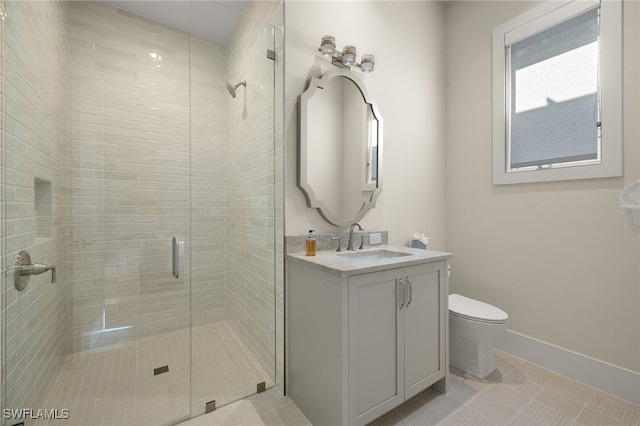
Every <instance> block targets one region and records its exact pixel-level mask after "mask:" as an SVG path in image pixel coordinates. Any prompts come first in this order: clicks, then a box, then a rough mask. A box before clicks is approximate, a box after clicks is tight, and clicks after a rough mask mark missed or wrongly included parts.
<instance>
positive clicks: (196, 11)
mask: <svg viewBox="0 0 640 426" xmlns="http://www.w3.org/2000/svg"><path fill="white" fill-rule="evenodd" d="M102 2H103V3H106V4H108V5H110V6H113V7H117V8H118V9H122V10H126V11H127V12H131V13H135V14H136V15H140V16H143V17H145V18H148V19H151V20H154V21H157V22H160V23H163V24H165V25H169V26H172V27H175V28H178V29H180V30H183V31H188V32H190V33H192V34H196V35H198V36H200V37H204V38H206V39H209V40H213V41H215V42H216V43H220V44H226V43H227V41H229V37H231V34H232V32H233V29H234V28H235V26H236V24H237V22H238V20H239V19H240V17H241V16H242V11H243V10H244V9H245V7H246V6H247V4H248V3H249V1H245V0H232V1H212V0H193V1H189V0H169V1H167V0H108V1H107V0H103V1H102Z"/></svg>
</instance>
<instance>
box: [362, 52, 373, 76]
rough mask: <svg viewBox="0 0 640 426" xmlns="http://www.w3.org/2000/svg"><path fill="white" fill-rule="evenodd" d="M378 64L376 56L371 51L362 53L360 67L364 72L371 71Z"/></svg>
mask: <svg viewBox="0 0 640 426" xmlns="http://www.w3.org/2000/svg"><path fill="white" fill-rule="evenodd" d="M375 64H376V58H375V57H374V56H373V55H372V54H371V53H365V54H364V55H362V59H361V63H360V69H361V70H362V72H371V71H373V67H374V66H375Z"/></svg>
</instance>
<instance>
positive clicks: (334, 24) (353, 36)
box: [285, 1, 446, 251]
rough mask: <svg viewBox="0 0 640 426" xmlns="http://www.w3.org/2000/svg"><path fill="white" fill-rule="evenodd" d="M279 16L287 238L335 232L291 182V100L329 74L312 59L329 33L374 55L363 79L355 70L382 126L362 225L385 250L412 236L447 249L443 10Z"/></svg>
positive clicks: (298, 11)
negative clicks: (379, 156) (378, 234)
mask: <svg viewBox="0 0 640 426" xmlns="http://www.w3.org/2000/svg"><path fill="white" fill-rule="evenodd" d="M285 18H286V19H285V22H286V25H287V26H286V35H285V36H286V48H285V51H286V58H285V59H286V64H285V70H286V71H285V72H286V78H285V129H286V134H285V144H286V145H285V158H286V178H285V186H286V187H285V191H286V203H285V209H286V211H285V220H286V234H287V235H289V236H295V235H306V233H307V230H309V229H315V230H317V231H318V232H335V231H338V230H340V228H336V227H334V226H332V225H329V224H328V223H327V222H325V221H324V220H323V219H322V218H321V217H320V215H319V214H318V213H317V212H316V210H315V209H310V208H308V207H307V205H306V201H305V198H304V195H303V193H302V191H300V189H299V188H298V187H297V186H296V167H297V166H296V158H297V145H296V144H297V110H296V108H297V101H298V96H299V95H300V94H301V93H302V92H303V91H304V89H305V85H306V82H307V80H308V79H309V78H310V77H312V76H313V77H320V76H321V75H322V74H323V73H324V72H326V71H328V70H329V69H332V68H334V67H333V66H332V65H331V64H330V63H329V62H328V61H327V60H325V59H323V58H318V57H316V53H317V49H318V46H319V44H320V40H321V38H322V36H324V35H325V34H331V35H333V36H335V38H336V43H337V45H338V49H342V47H343V46H344V45H346V44H354V45H355V46H356V47H357V48H358V58H359V57H360V55H361V54H363V53H372V54H374V55H375V57H376V69H375V70H374V71H373V72H372V73H371V74H367V75H362V74H361V73H359V71H355V74H356V75H358V76H360V77H361V78H362V79H363V81H364V84H365V85H366V87H367V90H368V92H369V94H370V95H371V97H373V98H374V99H375V100H376V102H377V103H378V106H379V109H380V114H381V115H382V118H383V120H384V148H383V149H384V177H383V179H384V189H383V191H382V194H381V195H380V197H379V198H378V202H377V205H376V208H375V210H372V211H370V212H369V213H368V214H367V215H366V216H365V217H364V218H363V219H362V220H361V221H360V223H361V224H362V226H364V227H365V228H366V229H378V230H380V229H385V230H388V231H389V241H390V242H391V243H393V244H401V245H407V244H408V243H409V240H410V239H411V237H412V236H413V233H414V232H416V231H418V232H424V233H425V234H427V235H429V236H430V237H431V245H430V247H433V248H436V249H445V248H446V241H445V226H444V225H445V221H446V217H445V209H444V208H445V186H444V181H445V157H444V155H445V137H444V105H445V99H444V84H443V82H444V40H443V36H444V6H443V4H441V3H439V2H429V1H425V2H422V1H419V2H416V1H407V2H403V1H366V2H358V1H356V2H350V1H340V2H325V1H302V2H298V1H291V2H287V3H286V4H285ZM343 230H344V228H343ZM303 249H304V248H303V247H300V250H301V251H302V250H303Z"/></svg>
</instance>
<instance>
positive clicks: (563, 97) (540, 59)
mask: <svg viewBox="0 0 640 426" xmlns="http://www.w3.org/2000/svg"><path fill="white" fill-rule="evenodd" d="M599 10H600V9H599V8H594V9H591V10H589V11H587V12H584V13H581V14H580V15H577V16H575V17H573V18H571V19H569V20H566V21H564V22H562V23H560V24H557V25H555V26H552V27H550V28H547V29H545V30H543V31H540V32H538V33H536V34H534V35H532V36H530V37H527V38H525V39H522V40H520V41H518V42H516V43H513V44H512V45H510V46H507V54H508V58H509V59H508V64H509V66H510V72H509V74H510V92H511V96H510V108H509V109H510V121H509V131H508V136H509V165H510V167H511V169H518V168H523V167H531V166H545V165H550V164H558V163H568V162H575V161H585V160H596V161H597V160H599V159H600V154H599V152H600V147H599V133H600V131H599V124H598V122H599V111H598V108H599V106H598V51H599V46H598V37H599Z"/></svg>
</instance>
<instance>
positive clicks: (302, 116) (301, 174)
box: [298, 70, 383, 227]
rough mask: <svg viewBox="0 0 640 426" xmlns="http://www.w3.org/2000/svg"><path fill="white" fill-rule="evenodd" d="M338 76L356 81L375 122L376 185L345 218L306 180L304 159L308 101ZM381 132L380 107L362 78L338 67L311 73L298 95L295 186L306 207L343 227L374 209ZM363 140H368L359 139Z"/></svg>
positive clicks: (378, 188)
mask: <svg viewBox="0 0 640 426" xmlns="http://www.w3.org/2000/svg"><path fill="white" fill-rule="evenodd" d="M340 77H342V78H347V79H349V80H351V81H352V82H353V84H355V85H356V87H357V88H358V90H359V91H360V93H361V94H362V99H363V101H364V103H365V104H366V105H368V106H369V107H370V108H371V112H372V114H373V118H374V119H375V120H376V122H377V123H378V162H377V166H378V171H377V183H376V189H374V190H373V192H372V193H371V197H369V199H368V200H365V201H364V202H363V203H362V206H361V207H360V210H359V211H358V212H357V213H356V214H355V215H354V216H352V217H350V218H346V219H341V218H339V217H336V215H335V214H334V213H332V212H331V211H329V209H328V206H327V205H326V203H325V202H324V201H323V200H319V199H318V198H317V197H316V195H315V192H314V190H313V187H312V186H311V185H310V184H309V182H308V180H307V170H308V168H309V164H308V162H307V134H308V132H309V128H308V127H307V119H308V107H307V104H308V102H309V100H310V99H311V98H312V97H313V95H314V94H315V93H316V91H317V90H323V89H324V88H325V87H326V86H327V85H328V83H329V82H330V81H331V80H333V79H334V78H340ZM382 136H383V133H382V116H381V115H380V111H379V110H378V106H377V104H376V102H375V100H374V99H373V98H372V97H371V96H370V95H369V92H368V91H367V89H366V87H365V86H364V83H363V82H362V81H360V80H359V79H357V78H355V77H354V76H353V75H352V73H351V72H349V71H344V72H343V71H340V70H331V71H328V72H326V73H325V74H323V75H322V77H321V78H319V79H318V78H316V77H311V78H310V79H309V80H308V82H307V87H306V89H305V91H304V92H303V93H302V94H301V95H300V96H299V99H298V188H300V190H302V192H303V193H304V196H305V198H306V200H307V207H310V208H314V209H316V210H317V211H318V213H319V214H320V216H322V218H323V219H324V220H326V221H327V222H329V223H330V224H332V225H335V226H340V227H346V226H349V225H351V224H352V223H355V222H357V221H359V220H360V219H362V218H363V217H364V216H365V215H366V214H367V212H368V211H369V210H371V209H373V208H374V207H375V205H376V201H377V199H378V197H379V196H380V193H381V192H382V168H383V167H382V166H383V156H382ZM362 143H367V142H366V141H362Z"/></svg>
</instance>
